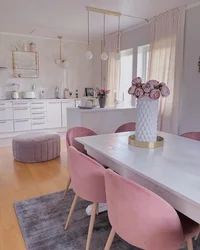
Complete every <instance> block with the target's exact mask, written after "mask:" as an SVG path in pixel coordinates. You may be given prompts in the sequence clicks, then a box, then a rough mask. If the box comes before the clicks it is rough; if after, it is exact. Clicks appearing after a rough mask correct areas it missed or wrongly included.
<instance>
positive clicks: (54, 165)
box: [0, 141, 69, 250]
mask: <svg viewBox="0 0 200 250" xmlns="http://www.w3.org/2000/svg"><path fill="white" fill-rule="evenodd" d="M68 174H69V172H68V168H67V151H66V147H65V141H62V153H61V156H60V158H57V159H56V160H53V161H49V162H45V163H37V164H25V163H20V162H16V161H14V160H13V157H12V149H11V147H9V148H0V250H25V249H26V247H25V244H24V240H23V238H22V235H21V232H20V228H19V225H18V222H17V218H16V215H15V212H14V209H13V202H15V201H21V200H26V199H29V198H32V197H37V196H40V195H45V194H49V193H53V192H57V191H60V190H63V189H65V183H66V180H67V177H68Z"/></svg>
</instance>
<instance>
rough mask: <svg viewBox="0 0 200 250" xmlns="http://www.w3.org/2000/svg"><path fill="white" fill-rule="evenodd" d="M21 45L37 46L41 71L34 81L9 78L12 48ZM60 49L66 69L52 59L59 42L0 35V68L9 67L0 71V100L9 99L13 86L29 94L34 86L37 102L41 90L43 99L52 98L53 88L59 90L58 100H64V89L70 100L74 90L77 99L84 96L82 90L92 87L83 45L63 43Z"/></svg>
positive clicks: (57, 49) (57, 51)
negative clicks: (70, 94) (69, 92)
mask: <svg viewBox="0 0 200 250" xmlns="http://www.w3.org/2000/svg"><path fill="white" fill-rule="evenodd" d="M24 41H27V42H31V41H33V42H35V43H36V46H37V51H38V52H39V71H40V73H39V74H40V77H39V78H37V79H29V78H13V77H12V48H13V45H18V47H20V46H21V44H22V43H23V42H24ZM62 46H63V58H67V60H68V61H69V63H70V67H69V68H68V69H64V68H62V67H60V66H59V65H56V64H55V63H54V59H55V58H58V57H59V41H58V40H53V39H44V38H33V37H30V38H29V37H23V36H18V35H17V36H16V35H7V34H3V33H2V34H1V33H0V66H4V65H6V66H8V68H7V69H0V99H7V98H10V93H11V91H12V90H13V88H12V84H13V83H18V84H20V90H19V92H22V91H30V90H31V88H32V85H33V84H35V85H36V90H35V92H36V97H37V98H39V97H40V92H41V90H44V93H45V94H44V97H45V98H52V97H55V87H56V86H59V89H60V95H61V96H60V97H63V94H64V89H65V88H69V90H70V91H72V93H73V97H75V91H76V89H78V90H79V96H83V95H84V91H85V88H86V87H92V61H91V60H86V59H85V51H86V45H85V44H82V43H76V42H68V41H67V42H66V41H65V42H64V41H63V45H62Z"/></svg>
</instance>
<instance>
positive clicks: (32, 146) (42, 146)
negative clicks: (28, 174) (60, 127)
mask: <svg viewBox="0 0 200 250" xmlns="http://www.w3.org/2000/svg"><path fill="white" fill-rule="evenodd" d="M12 148H13V156H14V158H15V160H17V161H20V162H44V161H48V160H52V159H55V158H56V157H58V156H59V155H60V136H59V135H58V134H57V133H53V132H49V131H48V132H47V131H38V132H29V133H24V134H21V135H18V136H16V137H14V138H13V142H12Z"/></svg>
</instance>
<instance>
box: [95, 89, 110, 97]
mask: <svg viewBox="0 0 200 250" xmlns="http://www.w3.org/2000/svg"><path fill="white" fill-rule="evenodd" d="M109 93H110V90H108V89H105V88H103V89H99V90H98V91H97V93H96V94H97V97H98V98H104V97H107V95H108V94H109Z"/></svg>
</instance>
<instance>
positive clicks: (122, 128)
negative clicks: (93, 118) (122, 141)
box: [115, 122, 136, 133]
mask: <svg viewBox="0 0 200 250" xmlns="http://www.w3.org/2000/svg"><path fill="white" fill-rule="evenodd" d="M135 127H136V124H135V122H129V123H125V124H123V125H121V126H120V127H119V128H118V129H117V130H116V131H115V133H121V132H130V131H135Z"/></svg>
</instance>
